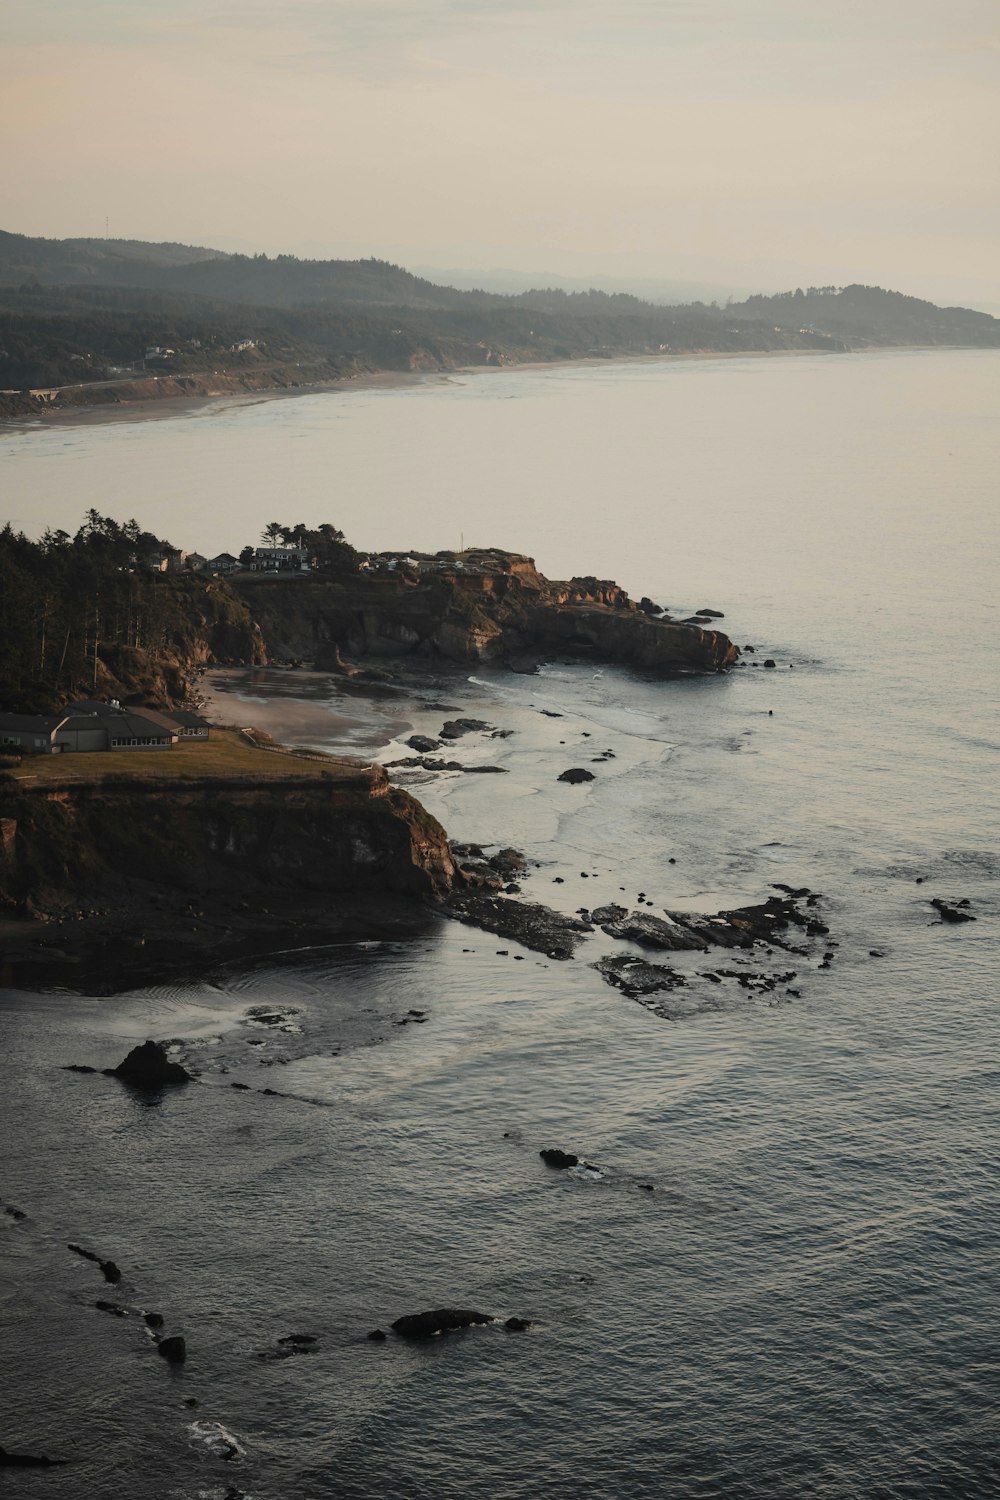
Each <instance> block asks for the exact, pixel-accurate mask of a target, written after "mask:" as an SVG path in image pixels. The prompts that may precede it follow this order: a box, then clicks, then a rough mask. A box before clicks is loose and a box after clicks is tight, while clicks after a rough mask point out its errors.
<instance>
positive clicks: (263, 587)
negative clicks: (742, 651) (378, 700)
mask: <svg viewBox="0 0 1000 1500" xmlns="http://www.w3.org/2000/svg"><path fill="white" fill-rule="evenodd" d="M374 562H375V566H374V568H373V569H372V570H371V571H368V572H362V573H359V574H356V575H351V576H349V577H346V578H341V579H338V580H330V581H324V580H323V579H321V578H319V577H312V578H308V579H299V578H292V579H281V578H270V579H259V578H257V579H253V580H250V581H244V582H239V581H238V582H237V583H236V584H235V588H236V589H237V591H238V592H239V593H240V594H241V596H242V597H243V598H244V599H245V600H246V603H247V606H248V608H249V610H250V612H251V614H252V615H253V618H254V619H255V621H256V622H257V624H258V625H259V626H260V629H261V633H262V635H263V638H264V640H265V642H266V644H267V647H268V650H269V652H270V653H271V654H272V655H274V656H285V657H288V656H291V657H299V658H302V659H304V660H310V661H313V662H315V664H316V665H317V666H318V667H320V668H330V669H336V668H337V667H338V666H339V665H340V658H341V654H343V655H344V656H347V657H354V658H356V659H359V660H365V659H370V658H373V657H374V658H378V657H387V656H403V655H417V656H424V657H431V658H434V657H438V658H443V659H445V660H449V661H459V662H468V661H488V660H495V661H504V660H508V659H510V658H512V657H518V656H525V655H527V656H530V655H532V654H538V655H544V654H545V653H546V652H548V651H558V652H560V653H562V654H565V653H567V652H578V653H580V654H581V655H586V656H587V657H589V658H591V659H599V660H604V661H613V662H622V663H626V664H628V665H633V666H637V667H641V668H644V669H646V670H649V671H653V672H661V673H663V674H665V675H669V674H672V673H680V672H714V671H719V670H721V669H723V668H725V667H728V666H731V665H732V664H733V663H734V662H735V661H736V659H737V657H738V654H739V653H738V652H737V650H736V647H735V646H734V645H733V643H732V642H731V641H730V640H729V638H728V637H727V636H726V635H724V634H723V633H722V632H721V631H718V630H707V629H703V628H701V627H700V626H698V625H688V624H683V623H681V622H678V621H674V620H670V619H669V618H667V617H657V616H654V615H651V614H647V613H644V612H643V611H642V610H640V609H639V608H638V607H637V606H636V604H635V603H634V602H633V601H632V600H631V599H630V598H629V596H628V594H627V593H626V592H625V590H624V589H622V588H621V587H620V586H619V585H618V584H616V583H614V582H612V581H610V580H603V579H596V578H574V579H570V580H569V581H565V582H563V581H552V580H550V579H547V578H545V577H544V575H543V574H541V573H539V572H538V570H537V569H536V568H535V565H534V562H533V561H532V559H531V558H529V557H522V556H519V555H518V554H516V553H507V552H501V551H499V550H495V549H489V550H473V549H470V550H469V551H468V552H466V553H463V554H461V556H460V557H456V556H455V555H454V554H449V553H439V554H437V555H436V556H435V557H429V558H428V557H423V556H421V557H418V558H416V559H415V560H414V561H413V563H412V564H409V563H407V564H406V565H402V566H399V567H394V568H392V569H390V568H389V566H388V565H387V564H386V563H385V562H383V560H381V559H375V560H374Z"/></svg>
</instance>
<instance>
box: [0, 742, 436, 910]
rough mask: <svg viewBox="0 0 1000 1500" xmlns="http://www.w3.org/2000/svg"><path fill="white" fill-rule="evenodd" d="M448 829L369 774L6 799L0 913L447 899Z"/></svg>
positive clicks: (93, 789) (0, 805) (0, 834)
mask: <svg viewBox="0 0 1000 1500" xmlns="http://www.w3.org/2000/svg"><path fill="white" fill-rule="evenodd" d="M453 875H454V865H453V863H452V859H451V854H450V852H449V850H448V844H447V839H446V836H445V833H444V830H443V829H442V827H441V826H440V824H439V823H437V822H436V820H435V819H434V818H432V817H431V816H430V814H429V813H427V812H426V811H425V810H424V809H423V808H422V807H421V806H420V804H419V803H418V802H417V801H416V800H415V799H414V798H412V797H410V796H409V795H408V794H407V793H406V792H404V791H401V790H398V789H396V788H392V787H390V786H389V783H388V779H387V777H386V775H385V773H384V772H383V771H381V770H380V769H379V768H377V767H371V768H368V771H367V773H366V774H365V775H363V776H362V775H359V774H356V775H355V777H354V778H353V779H352V781H351V782H350V784H349V785H346V786H337V785H330V784H329V783H323V782H317V781H303V780H301V779H299V780H288V781H284V780H281V781H279V780H272V781H270V782H268V783H267V784H266V785H256V786H247V785H241V784H240V782H239V781H238V780H233V781H230V782H225V781H220V780H219V779H218V778H212V779H207V780H206V781H205V782H203V783H195V784H184V785H178V784H176V783H173V784H172V783H171V782H170V781H169V780H167V779H164V781H162V782H159V783H156V782H148V783H145V782H137V781H135V780H130V779H129V778H127V777H123V778H121V779H120V780H116V781H111V782H106V783H102V784H99V785H76V786H73V787H64V788H62V789H56V788H46V789H44V790H43V789H41V788H35V789H21V788H16V789H15V788H11V787H8V788H5V789H4V790H3V792H2V793H0V904H3V905H4V906H6V907H7V908H8V909H14V910H21V911H25V910H28V911H30V910H41V911H46V910H53V909H57V908H61V907H63V906H65V905H66V904H67V903H70V904H72V905H78V904H79V903H80V901H81V899H86V900H87V901H89V902H93V901H95V900H98V901H101V900H106V901H112V902H120V901H124V902H126V903H127V902H128V900H129V899H130V894H131V893H132V892H134V890H135V888H136V887H137V886H141V887H142V889H143V890H144V891H148V890H149V889H150V888H159V889H162V890H164V891H168V892H184V893H190V894H192V895H197V896H198V897H200V898H201V897H205V896H210V895H211V894H212V893H213V892H223V891H224V892H227V893H230V894H232V893H243V894H246V895H248V896H252V897H255V898H257V899H258V900H261V901H263V900H265V899H266V897H267V894H268V893H274V894H277V895H279V896H280V895H281V894H282V893H283V894H284V895H286V896H288V895H291V894H294V893H295V892H301V893H303V898H305V896H306V895H307V894H308V895H310V897H311V898H313V899H315V898H316V897H325V896H327V895H329V897H330V899H331V903H335V902H336V899H337V896H338V894H349V895H351V896H354V895H357V894H358V893H359V892H383V891H389V892H393V893H395V894H398V895H402V896H410V897H417V898H437V897H441V896H444V895H445V894H447V892H448V890H449V888H450V886H451V881H452V877H453Z"/></svg>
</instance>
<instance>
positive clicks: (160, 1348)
mask: <svg viewBox="0 0 1000 1500" xmlns="http://www.w3.org/2000/svg"><path fill="white" fill-rule="evenodd" d="M156 1352H157V1354H162V1356H163V1358H164V1359H165V1360H167V1361H168V1363H170V1364H172V1365H182V1364H183V1363H184V1361H185V1360H186V1359H187V1344H186V1343H185V1342H184V1340H183V1338H182V1337H181V1336H180V1334H177V1333H175V1334H173V1335H172V1336H171V1337H170V1338H168V1339H161V1340H160V1342H159V1343H158V1344H157V1346H156Z"/></svg>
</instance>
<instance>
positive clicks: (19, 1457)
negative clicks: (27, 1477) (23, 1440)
mask: <svg viewBox="0 0 1000 1500" xmlns="http://www.w3.org/2000/svg"><path fill="white" fill-rule="evenodd" d="M68 1462H69V1460H68V1459H66V1458H45V1457H44V1456H41V1455H39V1454H35V1453H8V1451H7V1449H6V1448H0V1469H56V1468H59V1467H61V1466H62V1465H63V1464H65V1463H68Z"/></svg>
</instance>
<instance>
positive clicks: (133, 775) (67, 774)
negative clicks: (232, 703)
mask: <svg viewBox="0 0 1000 1500" xmlns="http://www.w3.org/2000/svg"><path fill="white" fill-rule="evenodd" d="M307 756H308V757H309V758H307ZM370 774H371V773H370V771H369V768H368V767H367V766H366V765H364V764H363V763H362V762H360V761H351V760H339V759H336V758H335V757H334V756H324V755H320V754H319V753H318V752H315V751H286V750H273V749H266V748H264V747H261V746H258V745H254V744H252V743H251V742H250V741H249V740H248V739H247V738H246V737H245V736H244V735H243V734H241V733H240V731H239V730H237V729H213V730H212V737H211V739H209V740H208V741H204V740H203V741H202V742H201V743H198V742H190V741H189V742H188V743H186V744H185V743H184V742H183V741H179V742H178V743H177V744H176V745H174V746H173V747H172V749H170V750H107V751H93V752H90V753H77V754H74V753H70V754H68V755H35V756H25V758H24V760H23V761H22V762H21V764H20V766H19V767H17V768H16V769H14V770H10V771H8V772H6V774H5V775H4V777H3V779H4V780H6V781H7V783H8V785H9V784H10V783H11V782H13V783H14V784H15V785H21V786H24V787H25V788H27V787H35V786H38V787H56V786H60V787H63V786H65V787H69V786H85V785H90V786H100V785H106V784H107V783H109V782H116V783H122V782H128V781H133V782H161V783H162V782H186V781H205V780H207V779H211V778H213V777H217V778H219V779H220V780H226V781H232V780H242V781H247V782H266V781H289V780H292V779H295V780H301V781H309V780H312V781H317V780H330V779H333V780H336V781H339V782H363V781H366V780H368V779H369V778H370Z"/></svg>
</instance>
